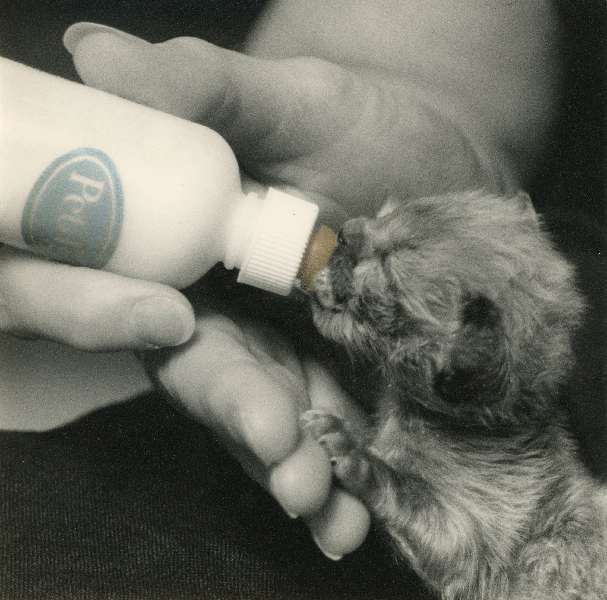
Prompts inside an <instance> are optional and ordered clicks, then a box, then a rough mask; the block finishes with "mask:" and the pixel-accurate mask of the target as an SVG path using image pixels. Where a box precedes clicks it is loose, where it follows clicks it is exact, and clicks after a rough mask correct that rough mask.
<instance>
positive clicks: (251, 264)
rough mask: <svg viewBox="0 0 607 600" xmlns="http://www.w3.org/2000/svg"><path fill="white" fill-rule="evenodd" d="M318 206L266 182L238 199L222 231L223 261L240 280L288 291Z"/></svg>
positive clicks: (279, 292)
mask: <svg viewBox="0 0 607 600" xmlns="http://www.w3.org/2000/svg"><path fill="white" fill-rule="evenodd" d="M317 216H318V206H316V205H315V204H313V203H311V202H308V201H306V200H302V199H301V198H297V197H295V196H291V195H290V194H287V193H285V192H281V191H280V190H277V189H275V188H269V189H268V191H267V193H266V196H265V198H262V199H260V198H259V196H257V194H255V193H250V194H246V195H244V194H243V195H242V196H241V197H240V199H239V200H238V201H237V202H236V204H235V207H234V211H233V213H232V218H231V220H230V223H229V225H228V230H227V232H226V238H225V239H226V245H225V254H224V261H223V262H224V265H225V267H226V268H228V269H231V268H238V269H240V274H239V277H238V281H239V282H240V283H246V284H249V285H253V286H255V287H258V288H261V289H264V290H267V291H270V292H274V293H276V294H281V295H287V294H288V293H289V291H290V290H291V287H292V286H293V283H294V281H295V278H296V276H297V271H298V269H299V265H300V263H301V261H302V258H303V256H304V251H305V249H306V246H307V244H308V239H309V238H310V235H311V233H312V229H313V228H314V223H315V222H316V217H317Z"/></svg>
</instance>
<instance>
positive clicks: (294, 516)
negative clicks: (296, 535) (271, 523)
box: [283, 509, 299, 519]
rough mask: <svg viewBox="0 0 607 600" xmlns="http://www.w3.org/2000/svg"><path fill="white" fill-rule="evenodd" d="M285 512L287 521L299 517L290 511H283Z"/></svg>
mask: <svg viewBox="0 0 607 600" xmlns="http://www.w3.org/2000/svg"><path fill="white" fill-rule="evenodd" d="M283 510H284V509H283ZM285 512H286V513H287V517H289V519H299V515H298V514H297V513H294V512H291V511H290V510H285Z"/></svg>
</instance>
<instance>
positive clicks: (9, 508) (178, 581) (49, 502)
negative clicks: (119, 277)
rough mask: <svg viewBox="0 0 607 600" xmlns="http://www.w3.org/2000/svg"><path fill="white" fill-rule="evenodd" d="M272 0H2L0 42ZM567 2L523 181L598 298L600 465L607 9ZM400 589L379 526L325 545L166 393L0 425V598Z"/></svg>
mask: <svg viewBox="0 0 607 600" xmlns="http://www.w3.org/2000/svg"><path fill="white" fill-rule="evenodd" d="M261 5H262V2H259V1H254V0H240V1H238V0H232V1H230V0H166V1H162V0H147V1H143V0H141V1H135V0H132V1H127V0H95V1H93V0H46V1H45V0H0V55H2V56H6V57H8V58H12V59H14V60H18V61H21V62H24V63H25V64H29V65H31V66H34V67H37V68H40V69H43V70H45V71H49V72H51V73H55V74H58V75H62V76H64V77H68V78H71V79H77V77H76V73H75V71H74V69H73V66H72V64H71V58H70V56H69V55H68V53H67V52H66V51H65V50H64V49H63V46H62V45H61V37H62V34H63V32H64V30H65V29H66V27H67V26H68V25H70V24H71V23H73V22H76V21H80V20H87V21H96V22H101V23H105V24H108V25H111V26H115V27H118V28H120V29H124V30H127V31H129V32H131V33H133V34H135V35H139V36H142V37H145V38H146V39H148V40H150V41H162V40H165V39H169V38H171V37H175V36H178V35H193V36H198V37H202V38H205V39H207V40H209V41H211V42H214V43H217V44H220V45H223V46H227V47H231V48H237V47H238V45H239V44H240V43H241V41H242V39H243V38H244V36H245V34H246V31H247V30H248V28H249V27H250V25H251V23H252V22H253V20H254V18H255V16H256V14H257V13H258V11H259V10H260V8H261ZM559 10H560V12H561V17H562V22H563V31H564V35H565V40H566V45H565V55H564V67H565V72H566V77H567V86H566V97H565V102H564V105H563V114H562V118H561V121H560V123H559V126H558V128H557V131H556V141H555V144H554V146H553V150H552V153H551V155H550V158H549V160H548V161H547V163H546V169H545V171H544V173H543V174H542V175H541V176H540V177H538V178H537V179H536V180H534V181H533V182H532V184H531V186H530V188H531V189H530V191H531V193H532V196H533V198H534V201H535V202H536V205H537V206H538V208H539V209H540V210H541V211H542V212H544V213H545V214H546V218H547V221H548V223H549V226H550V228H551V229H552V231H553V233H554V235H555V237H556V238H557V240H558V241H559V243H560V244H561V246H562V248H563V249H564V250H565V251H566V253H567V254H568V255H569V256H570V257H571V258H572V260H574V261H575V262H576V264H577V265H578V268H579V272H580V285H581V287H582V288H583V290H584V291H585V293H586V294H587V296H588V298H589V302H590V310H589V314H588V319H587V324H586V327H585V329H584V331H583V333H582V334H581V335H580V336H579V339H578V342H577V353H578V357H579V366H578V368H577V370H576V372H575V374H574V377H573V379H572V384H571V389H570V390H569V391H568V393H566V394H565V395H564V401H565V402H566V403H567V405H568V406H569V408H570V409H571V413H572V423H573V426H574V430H575V431H576V433H577V434H578V436H579V438H580V442H581V446H582V449H583V455H584V458H585V459H586V461H587V463H588V465H589V466H590V467H591V468H592V470H593V471H594V472H595V473H596V474H599V475H601V474H602V475H603V476H604V475H606V474H607V466H606V465H607V433H606V432H607V417H606V414H607V409H606V399H607V396H606V390H607V384H606V376H607V373H606V358H605V357H606V341H607V335H606V333H607V311H606V309H605V300H606V298H607V294H606V291H607V289H606V281H607V280H606V274H607V260H606V256H607V255H606V250H607V245H606V243H605V222H606V221H605V219H606V205H605V192H606V186H605V181H606V180H605V164H606V162H607V161H606V159H607V154H606V151H605V140H606V135H605V133H606V129H605V122H606V119H605V117H606V114H607V113H606V110H605V99H606V94H605V90H606V88H605V73H606V70H605V53H604V49H605V17H606V14H607V11H606V10H605V4H604V3H603V2H601V0H597V1H594V2H589V1H588V2H587V1H583V0H580V1H574V0H569V1H566V0H561V1H560V3H559ZM0 135H1V133H0ZM210 279H211V280H212V282H211V283H212V284H213V285H214V283H213V282H216V280H220V283H219V287H222V286H224V292H222V293H231V292H232V291H233V289H234V288H232V286H231V285H230V280H229V278H227V279H226V277H225V276H224V275H223V274H221V273H217V272H215V273H212V274H211V276H210ZM226 285H227V286H228V287H227V290H228V292H225V286H226ZM272 310H276V306H272V305H270V306H268V307H267V311H269V312H272ZM397 597H398V598H405V599H406V598H410V599H414V600H423V599H424V598H429V597H430V596H429V594H428V593H427V592H425V591H424V590H423V587H422V586H421V584H420V583H419V581H418V580H417V579H416V578H415V577H414V576H413V575H412V574H411V572H410V571H409V570H408V569H407V568H406V567H405V566H400V567H398V566H397V565H395V564H394V561H393V559H392V556H391V552H390V550H389V549H388V547H387V545H386V544H385V540H383V539H382V536H381V535H380V534H378V533H377V532H373V533H372V535H371V536H370V537H369V539H368V540H367V542H366V543H365V544H364V545H363V547H362V548H361V549H360V550H358V551H357V552H355V553H353V554H352V555H351V556H347V557H345V558H344V559H343V560H342V561H340V562H337V563H334V562H331V561H329V560H327V559H325V558H324V556H322V555H321V554H320V553H319V552H318V551H317V550H316V548H315V546H314V544H313V543H312V542H311V540H310V539H309V534H308V532H307V530H306V528H305V526H304V525H303V524H302V523H301V522H300V521H291V520H290V519H288V518H287V517H286V516H285V515H284V514H283V512H282V511H281V510H280V509H279V508H277V506H276V505H275V504H274V503H273V501H272V500H271V499H270V498H269V497H268V496H267V495H266V494H265V492H263V490H261V488H259V487H258V486H257V485H256V484H254V483H252V482H251V481H250V480H249V479H248V478H247V477H246V475H244V473H243V472H242V470H241V469H240V467H239V465H238V464H237V463H236V462H235V461H234V460H233V459H232V458H231V457H230V456H228V455H226V454H225V453H224V452H223V451H222V449H221V448H220V447H219V446H218V445H217V444H216V442H215V440H214V438H213V436H212V434H211V433H210V432H209V431H207V430H206V429H204V428H203V427H201V426H200V425H198V424H197V423H195V422H193V421H191V420H189V419H188V418H186V417H184V416H183V415H181V414H180V413H178V412H176V411H175V410H174V409H173V408H172V407H171V406H170V405H169V404H168V403H167V402H166V400H165V399H164V398H162V397H161V396H159V395H149V396H145V397H141V398H136V399H133V400H132V401H130V402H127V403H125V404H122V405H119V406H114V407H110V408H107V409H103V410H100V411H98V412H96V413H93V414H90V415H88V416H86V417H84V418H83V419H80V420H78V421H77V422H75V423H71V424H69V425H66V426H64V427H61V428H59V429H56V430H53V431H49V432H46V433H28V432H10V431H7V432H1V433H0V598H1V599H2V600H18V599H24V600H39V599H40V600H42V599H57V600H59V599H62V600H71V599H82V600H89V599H91V600H92V599H95V600H97V599H99V600H106V599H107V600H109V599H115V600H127V599H128V600H148V599H149V600H151V599H163V600H169V599H187V600H189V599H193V598H204V599H206V598H208V599H218V600H221V599H226V600H233V599H236V598H238V599H242V600H254V599H263V600H266V599H268V600H269V599H277V600H278V599H285V600H287V599H288V600H291V599H293V600H295V599H298V598H301V599H308V598H309V599H311V598H315V599H327V600H328V599H338V598H343V599H344V600H345V599H354V598H357V599H363V598H368V599H374V600H382V599H386V600H387V599H389V598H397Z"/></svg>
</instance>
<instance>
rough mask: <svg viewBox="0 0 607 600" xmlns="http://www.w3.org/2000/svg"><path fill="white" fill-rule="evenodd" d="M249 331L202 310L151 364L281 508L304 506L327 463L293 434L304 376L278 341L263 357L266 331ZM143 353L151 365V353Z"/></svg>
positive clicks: (314, 506) (322, 489)
mask: <svg viewBox="0 0 607 600" xmlns="http://www.w3.org/2000/svg"><path fill="white" fill-rule="evenodd" d="M254 335H255V330H253V329H250V328H249V330H248V332H247V334H246V335H245V334H244V333H243V331H242V329H241V328H240V327H238V326H237V325H236V324H235V323H234V322H233V321H231V320H230V319H227V318H226V317H223V316H221V315H215V314H207V315H205V316H203V317H200V318H199V319H198V320H197V325H196V334H195V335H194V337H193V338H192V340H191V341H190V342H189V343H188V344H186V345H185V346H183V347H182V348H180V349H179V350H177V351H175V352H170V353H169V356H168V357H165V358H164V359H163V360H162V362H161V364H160V365H159V366H156V367H155V370H156V377H157V378H158V380H159V381H160V383H161V384H162V385H163V386H164V387H165V388H166V389H167V391H168V392H169V393H170V394H171V396H172V397H173V398H175V399H176V400H178V401H179V402H180V403H181V404H183V406H185V407H186V409H187V410H188V411H189V412H190V413H191V414H193V415H194V416H196V417H197V418H199V419H200V420H201V421H202V422H204V423H206V424H207V425H209V426H210V427H211V428H213V429H214V430H215V431H217V432H218V433H219V435H220V437H221V438H222V440H223V442H224V444H225V445H226V446H227V448H228V450H229V451H231V452H232V453H233V454H234V455H235V456H236V458H238V459H239V461H240V462H241V464H242V465H243V467H244V468H245V469H246V470H247V472H248V473H249V474H250V475H251V476H252V477H254V478H255V479H256V480H257V481H258V482H260V483H261V484H262V485H264V486H265V487H266V488H267V489H268V491H269V492H270V493H272V494H273V495H274V497H275V498H276V500H277V501H278V502H279V503H280V504H281V505H282V507H283V508H284V509H285V511H286V512H287V513H289V514H290V515H291V516H298V515H302V514H311V513H313V512H315V511H317V510H318V509H319V508H320V507H321V506H322V505H323V503H324V501H325V499H326V497H327V494H328V491H329V488H330V485H331V468H330V464H329V461H328V457H327V456H326V454H325V453H324V451H322V449H321V448H320V447H319V446H318V445H317V444H315V443H310V442H309V441H307V440H302V438H301V437H300V430H299V414H300V412H301V409H300V407H302V406H304V404H305V400H304V399H303V398H302V396H305V395H306V392H305V384H304V381H303V379H302V377H301V375H300V373H298V372H297V370H296V369H295V370H294V371H295V372H293V371H292V370H291V368H292V365H291V362H292V361H291V360H290V359H289V358H288V357H286V354H288V352H289V351H288V349H285V348H284V347H283V345H282V344H281V343H278V344H277V346H276V347H277V348H280V347H283V357H282V362H281V363H280V362H277V361H275V362H273V363H272V362H270V357H269V355H267V354H266V355H265V357H264V348H267V347H268V340H267V332H266V331H265V330H264V329H263V328H262V329H261V335H260V336H259V337H258V338H254ZM252 348H254V350H252ZM290 352H292V350H291V351H290ZM147 360H148V366H150V364H151V362H150V361H152V362H153V361H154V357H151V358H150V357H148V359H147ZM285 365H286V366H285ZM290 365H291V368H289V366H290ZM304 408H305V407H304Z"/></svg>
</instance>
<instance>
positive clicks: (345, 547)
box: [307, 488, 371, 560]
mask: <svg viewBox="0 0 607 600" xmlns="http://www.w3.org/2000/svg"><path fill="white" fill-rule="evenodd" d="M307 523H308V527H309V528H310V531H311V532H312V537H313V538H314V541H315V542H316V545H317V546H318V547H319V549H320V550H321V551H322V552H323V553H324V554H325V556H327V557H328V558H330V559H332V560H339V559H340V558H341V557H342V556H344V554H349V553H350V552H353V551H354V550H356V549H357V548H358V547H360V545H361V544H362V543H363V542H364V541H365V538H366V537H367V534H368V533H369V528H370V526H371V517H370V515H369V511H368V510H367V509H366V508H365V507H364V506H363V504H362V503H361V502H360V501H359V500H357V499H356V498H354V496H352V495H351V494H348V493H347V492H345V491H344V490H342V489H340V488H335V489H334V490H333V491H332V492H331V494H330V496H329V499H328V501H327V502H326V503H325V505H324V506H323V508H322V509H321V510H320V511H318V512H317V513H316V514H315V515H313V516H312V517H310V518H308V519H307Z"/></svg>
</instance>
